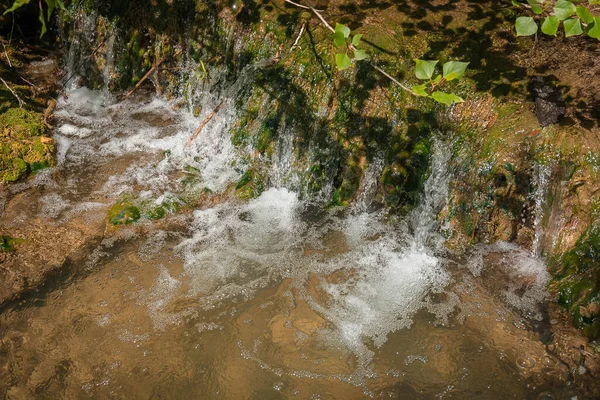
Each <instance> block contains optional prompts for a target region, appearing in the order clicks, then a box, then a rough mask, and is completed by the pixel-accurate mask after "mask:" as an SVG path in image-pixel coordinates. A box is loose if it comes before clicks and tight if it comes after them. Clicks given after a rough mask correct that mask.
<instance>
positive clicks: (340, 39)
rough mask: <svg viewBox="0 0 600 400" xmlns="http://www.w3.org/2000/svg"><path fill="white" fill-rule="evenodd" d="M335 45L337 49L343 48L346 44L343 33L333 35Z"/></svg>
mask: <svg viewBox="0 0 600 400" xmlns="http://www.w3.org/2000/svg"><path fill="white" fill-rule="evenodd" d="M333 43H335V45H336V46H337V47H341V46H343V45H345V44H346V38H345V37H344V35H343V34H342V32H335V33H334V34H333Z"/></svg>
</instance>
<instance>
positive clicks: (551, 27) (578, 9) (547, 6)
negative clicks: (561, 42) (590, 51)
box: [513, 0, 600, 40]
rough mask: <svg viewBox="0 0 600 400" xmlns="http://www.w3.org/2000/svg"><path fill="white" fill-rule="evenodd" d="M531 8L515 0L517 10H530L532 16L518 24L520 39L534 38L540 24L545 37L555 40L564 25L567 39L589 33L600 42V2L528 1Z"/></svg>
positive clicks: (520, 20)
mask: <svg viewBox="0 0 600 400" xmlns="http://www.w3.org/2000/svg"><path fill="white" fill-rule="evenodd" d="M527 3H528V6H526V5H523V4H520V3H518V2H516V1H515V0H513V4H514V5H515V6H517V7H528V8H529V10H530V12H532V13H533V14H534V15H533V16H521V17H518V18H517V20H516V22H515V29H516V30H517V36H531V35H534V34H536V33H537V31H538V29H539V27H538V25H539V24H540V23H541V31H542V33H544V34H546V35H551V36H556V34H557V32H558V28H559V27H560V23H561V22H562V24H563V29H564V32H565V37H571V36H578V35H581V34H584V33H586V34H587V35H588V36H590V37H592V38H595V39H598V40H600V15H594V12H597V11H598V10H600V8H599V7H594V6H597V5H600V0H573V1H569V0H557V1H553V0H527Z"/></svg>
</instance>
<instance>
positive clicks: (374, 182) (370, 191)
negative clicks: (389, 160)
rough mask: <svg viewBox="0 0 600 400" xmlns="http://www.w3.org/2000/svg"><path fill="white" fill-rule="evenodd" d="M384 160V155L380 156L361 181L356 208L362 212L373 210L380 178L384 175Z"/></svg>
mask: <svg viewBox="0 0 600 400" xmlns="http://www.w3.org/2000/svg"><path fill="white" fill-rule="evenodd" d="M383 168H384V160H383V155H381V154H378V155H377V156H376V157H375V158H374V159H373V160H372V161H371V162H370V163H369V165H368V166H367V168H366V170H365V175H364V177H363V179H361V181H360V187H359V189H358V197H357V198H356V205H355V208H356V209H357V210H359V211H362V212H367V211H369V210H370V209H371V206H372V205H373V202H374V200H375V198H376V197H377V191H378V189H379V186H378V183H379V177H380V176H381V175H382V173H383Z"/></svg>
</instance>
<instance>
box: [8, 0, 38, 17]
mask: <svg viewBox="0 0 600 400" xmlns="http://www.w3.org/2000/svg"><path fill="white" fill-rule="evenodd" d="M30 1H31V0H15V2H14V3H13V5H12V7H11V8H9V9H8V10H6V11H4V14H2V15H6V14H8V13H10V12H15V11H16V10H17V9H19V8H21V7H23V6H24V5H25V4H29V2H30Z"/></svg>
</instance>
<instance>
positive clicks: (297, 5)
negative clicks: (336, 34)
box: [285, 0, 323, 12]
mask: <svg viewBox="0 0 600 400" xmlns="http://www.w3.org/2000/svg"><path fill="white" fill-rule="evenodd" d="M285 2H286V3H290V4H292V5H294V6H296V7H300V8H304V9H305V10H314V8H312V7H308V6H303V5H302V4H298V3H294V2H293V1H291V0H285ZM317 11H320V12H322V11H323V10H317Z"/></svg>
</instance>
